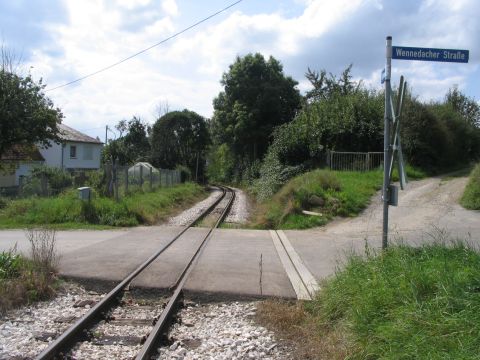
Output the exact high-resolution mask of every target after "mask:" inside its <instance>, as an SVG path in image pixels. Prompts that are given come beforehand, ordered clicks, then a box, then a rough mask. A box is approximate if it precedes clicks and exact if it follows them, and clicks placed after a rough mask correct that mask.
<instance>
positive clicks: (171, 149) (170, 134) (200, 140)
mask: <svg viewBox="0 0 480 360" xmlns="http://www.w3.org/2000/svg"><path fill="white" fill-rule="evenodd" d="M209 143H210V136H209V133H208V129H207V125H206V121H205V119H204V118H203V117H202V116H200V115H199V114H197V113H195V112H193V111H189V110H187V109H185V110H183V111H172V112H169V113H167V114H165V115H163V116H162V117H161V118H159V119H158V120H157V121H156V122H155V124H154V125H153V127H152V134H151V146H152V152H151V157H152V163H153V165H155V166H157V167H163V168H168V169H174V168H175V167H177V166H179V165H183V166H186V167H187V168H188V169H189V170H190V172H191V174H192V175H193V176H194V177H195V178H199V179H200V178H203V174H204V167H205V156H206V154H205V153H206V148H207V146H208V145H209ZM197 164H198V173H197Z"/></svg>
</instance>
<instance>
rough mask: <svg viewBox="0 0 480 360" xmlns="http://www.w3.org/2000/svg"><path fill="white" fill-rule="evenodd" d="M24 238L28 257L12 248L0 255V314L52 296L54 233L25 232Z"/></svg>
mask: <svg viewBox="0 0 480 360" xmlns="http://www.w3.org/2000/svg"><path fill="white" fill-rule="evenodd" d="M26 235H27V238H28V239H29V241H30V245H31V251H30V257H29V258H26V257H23V256H21V255H20V254H18V253H17V252H16V250H15V249H11V250H10V251H3V252H0V313H4V312H6V311H7V310H9V309H11V308H14V307H18V306H20V305H23V304H29V303H32V302H35V301H39V300H45V299H48V298H49V297H51V296H52V295H54V294H55V289H56V286H57V285H58V280H57V277H56V267H57V261H58V258H57V254H56V249H55V242H56V239H55V230H52V229H35V230H28V231H27V233H26Z"/></svg>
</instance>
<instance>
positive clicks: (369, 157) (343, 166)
mask: <svg viewBox="0 0 480 360" xmlns="http://www.w3.org/2000/svg"><path fill="white" fill-rule="evenodd" d="M327 164H328V167H329V168H330V169H331V170H340V171H369V170H374V169H379V168H382V167H383V152H346V151H328V152H327Z"/></svg>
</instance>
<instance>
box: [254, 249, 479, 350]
mask: <svg viewBox="0 0 480 360" xmlns="http://www.w3.org/2000/svg"><path fill="white" fill-rule="evenodd" d="M344 265H345V266H344V267H342V269H341V270H338V271H337V272H336V274H335V275H334V276H333V277H332V278H330V279H327V280H326V281H324V282H323V284H322V289H321V290H320V291H319V293H318V294H317V296H316V298H315V299H314V300H313V301H311V302H307V303H303V305H302V304H300V306H299V303H295V304H290V305H289V304H285V303H275V302H273V303H272V302H267V303H266V304H263V305H262V306H261V307H260V309H259V310H260V314H259V318H260V320H261V321H262V323H264V324H265V325H267V326H268V327H270V328H273V329H274V330H276V331H279V332H280V334H279V335H280V336H282V337H283V338H285V339H289V340H291V341H292V342H293V343H294V344H295V346H296V347H297V352H296V354H295V355H296V356H295V357H294V358H298V359H346V358H347V359H392V360H393V359H428V360H430V359H478V358H479V349H480V277H479V269H480V253H479V252H478V251H477V250H475V249H473V248H472V247H470V246H468V245H466V244H465V243H461V242H456V243H452V244H448V245H445V244H440V243H437V244H430V245H424V246H422V247H418V248H414V247H409V246H392V247H390V248H388V250H386V251H384V252H381V253H378V254H375V253H374V252H373V251H371V250H369V251H368V252H367V254H366V255H364V256H357V255H351V256H350V257H349V258H348V260H347V261H346V263H345V264H344ZM288 314H290V315H288ZM293 315H294V316H293Z"/></svg>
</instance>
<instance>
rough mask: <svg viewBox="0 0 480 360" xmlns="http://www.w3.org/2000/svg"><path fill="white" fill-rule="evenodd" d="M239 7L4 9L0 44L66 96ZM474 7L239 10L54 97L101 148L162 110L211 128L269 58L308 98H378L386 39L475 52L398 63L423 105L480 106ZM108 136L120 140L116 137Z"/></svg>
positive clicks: (87, 3) (169, 3) (406, 2)
mask: <svg viewBox="0 0 480 360" xmlns="http://www.w3.org/2000/svg"><path fill="white" fill-rule="evenodd" d="M233 2H234V0H205V1H194V0H82V1H79V0H15V1H6V0H5V1H0V36H1V38H0V39H1V41H2V42H3V44H4V45H5V46H6V47H7V48H9V49H10V50H13V51H14V52H15V53H16V54H18V55H20V56H21V58H22V61H23V71H24V72H28V71H30V72H31V73H32V75H33V77H34V78H35V79H37V80H38V79H39V78H43V80H44V82H45V83H46V84H47V89H48V88H53V87H56V86H59V85H62V84H64V83H66V82H69V81H71V80H75V79H77V78H79V77H82V76H84V75H87V74H89V73H92V72H94V71H96V70H99V69H100V68H103V67H105V66H108V65H110V64H112V63H115V62H117V61H119V60H121V59H123V58H125V57H127V56H129V55H132V54H134V53H136V52H138V51H140V50H142V49H144V48H147V47H149V46H151V45H153V44H155V43H157V42H159V41H161V40H163V39H165V38H167V37H169V36H171V35H173V34H175V33H176V32H178V31H180V30H182V29H184V28H186V27H188V26H190V25H191V24H193V23H195V22H197V21H199V20H201V19H202V18H204V17H206V16H209V15H210V14H212V13H214V12H216V11H218V10H220V9H222V8H224V7H226V6H228V5H229V4H231V3H233ZM479 18H480V6H479V5H478V0H423V1H421V0H403V1H400V0H398V1H397V0H336V1H330V0H328V1H327V0H243V1H242V2H240V3H239V4H237V5H235V6H234V7H232V8H231V9H230V10H228V11H226V12H224V13H222V14H221V15H219V16H216V17H215V18H213V19H211V20H209V21H208V22H206V23H203V24H202V25H200V26H198V27H196V28H194V29H192V30H190V31H188V32H186V33H184V34H182V35H180V36H179V37H177V38H175V39H173V40H170V41H168V42H166V43H164V44H162V45H159V46H157V47H155V48H153V49H152V50H150V51H148V52H146V53H143V54H142V55H140V56H137V57H135V58H134V59H132V60H129V61H127V62H125V63H123V64H121V65H119V66H116V67H114V68H112V69H110V70H108V71H106V72H103V73H101V74H98V75H96V76H93V77H91V78H88V79H85V80H83V81H80V82H77V83H75V84H73V85H70V86H66V87H62V88H59V89H56V90H52V91H48V92H47V95H48V96H49V97H50V98H51V99H52V100H53V101H54V102H55V104H56V105H57V106H59V107H60V108H61V109H62V110H63V113H64V115H65V119H64V123H66V124H67V125H70V126H72V127H74V128H76V129H78V130H81V131H83V132H85V133H87V134H89V135H91V136H99V137H100V138H101V139H102V140H103V139H104V136H105V135H104V134H105V125H110V126H113V125H115V124H116V123H117V122H118V121H119V120H121V119H129V118H131V117H132V116H133V115H137V116H140V117H141V118H143V119H144V120H146V121H148V122H153V121H154V120H155V116H156V115H155V114H156V108H157V105H158V104H159V103H161V104H165V103H166V102H168V104H169V107H170V110H177V109H183V108H188V109H190V110H194V111H196V112H198V113H200V114H201V115H203V116H205V117H210V116H211V115H212V112H213V108H212V100H213V98H214V97H215V96H216V95H217V94H218V92H219V91H220V90H221V85H220V83H219V80H220V78H221V76H222V73H223V72H224V71H226V70H227V69H228V65H229V64H231V63H232V62H233V61H234V59H235V57H236V56H237V55H245V54H247V53H249V52H260V53H262V54H264V55H265V56H269V55H273V56H274V57H275V58H277V59H278V60H280V61H281V62H282V64H283V65H284V71H285V73H286V74H288V75H291V76H292V77H293V78H294V79H296V80H297V81H298V82H299V89H300V90H301V91H304V90H305V89H308V83H307V82H306V81H305V78H304V73H305V71H306V69H307V67H310V68H312V69H317V70H318V69H326V70H327V71H329V72H332V73H334V74H338V73H340V72H341V71H342V70H343V69H344V68H345V67H346V66H348V64H350V63H353V74H354V76H355V77H356V78H361V79H364V81H365V83H366V84H367V85H368V86H372V87H376V88H378V87H380V73H381V69H382V68H383V66H384V62H385V37H386V36H387V35H392V36H393V43H394V45H403V46H418V47H437V48H453V49H468V50H470V62H469V63H468V64H452V63H429V62H413V61H412V62H407V61H400V60H394V61H393V76H394V80H397V81H398V78H399V76H400V75H401V74H403V75H405V76H406V78H407V81H408V82H409V83H410V84H411V85H412V87H413V91H414V93H415V94H417V95H418V96H419V97H420V98H422V99H424V100H439V99H442V98H443V97H444V95H445V92H446V91H447V90H448V88H450V87H452V86H454V85H457V86H458V87H459V88H460V89H461V90H462V91H464V92H465V93H466V94H467V95H469V96H472V97H475V99H477V100H478V99H479V98H480V83H479V80H480V68H479V63H480V53H479V51H478V45H479V44H480V21H478V19H479ZM109 136H113V135H109Z"/></svg>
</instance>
